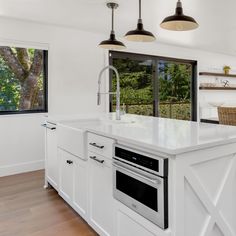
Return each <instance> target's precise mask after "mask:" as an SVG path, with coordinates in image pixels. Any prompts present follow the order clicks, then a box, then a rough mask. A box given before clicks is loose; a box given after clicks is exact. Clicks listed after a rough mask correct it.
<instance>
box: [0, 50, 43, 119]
mask: <svg viewBox="0 0 236 236" xmlns="http://www.w3.org/2000/svg"><path fill="white" fill-rule="evenodd" d="M46 111H47V51H44V50H40V49H33V48H19V47H6V46H0V114H11V113H24V112H25V113H26V112H46Z"/></svg>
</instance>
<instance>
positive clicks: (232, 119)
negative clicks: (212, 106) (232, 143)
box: [217, 107, 236, 126]
mask: <svg viewBox="0 0 236 236" xmlns="http://www.w3.org/2000/svg"><path fill="white" fill-rule="evenodd" d="M217 109H218V116H219V123H220V124H222V125H235V126H236V107H218V108H217Z"/></svg>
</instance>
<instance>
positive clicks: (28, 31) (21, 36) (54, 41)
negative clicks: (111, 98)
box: [0, 19, 105, 176]
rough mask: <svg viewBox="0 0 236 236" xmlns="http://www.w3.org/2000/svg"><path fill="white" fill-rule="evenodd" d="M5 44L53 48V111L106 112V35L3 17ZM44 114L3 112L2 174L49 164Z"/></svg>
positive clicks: (0, 125) (0, 137)
mask: <svg viewBox="0 0 236 236" xmlns="http://www.w3.org/2000/svg"><path fill="white" fill-rule="evenodd" d="M0 28H1V34H0V44H1V45H11V44H13V45H15V46H25V47H28V46H29V47H36V48H48V49H49V81H48V82H49V97H48V99H49V113H51V114H67V115H69V114H79V113H88V112H89V113H90V112H101V111H103V110H104V107H98V106H97V105H96V90H97V75H98V73H99V70H100V69H101V68H102V67H103V65H104V55H105V54H104V52H103V51H102V50H100V49H98V48H97V47H96V45H97V44H98V42H99V41H100V40H101V39H102V36H99V35H95V34H92V33H88V32H79V31H77V30H73V29H66V28H59V27H50V26H46V25H38V24H34V23H27V22H23V21H22V22H19V21H15V20H7V19H0ZM42 117H43V114H28V115H8V116H1V117H0V176H3V175H8V174H13V173H17V172H22V171H28V170H34V169H39V168H43V166H44V161H43V159H44V143H43V138H44V133H43V128H42V127H41V126H40V124H41V123H42V121H43V119H42Z"/></svg>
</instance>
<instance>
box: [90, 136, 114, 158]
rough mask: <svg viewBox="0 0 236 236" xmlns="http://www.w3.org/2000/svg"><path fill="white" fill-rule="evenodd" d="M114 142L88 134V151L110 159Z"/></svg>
mask: <svg viewBox="0 0 236 236" xmlns="http://www.w3.org/2000/svg"><path fill="white" fill-rule="evenodd" d="M114 143H115V140H113V139H110V138H106V137H103V136H100V135H97V134H92V133H88V150H89V151H92V152H94V153H97V154H99V155H102V156H105V157H107V158H109V159H112V155H113V144H114Z"/></svg>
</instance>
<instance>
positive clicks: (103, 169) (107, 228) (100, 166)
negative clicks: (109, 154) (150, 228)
mask: <svg viewBox="0 0 236 236" xmlns="http://www.w3.org/2000/svg"><path fill="white" fill-rule="evenodd" d="M88 162H89V224H90V225H91V226H92V227H93V228H94V229H95V230H96V231H97V232H98V233H99V234H100V235H104V236H113V235H114V233H113V216H114V210H113V209H114V207H113V204H114V203H113V197H112V168H111V160H109V159H107V158H105V157H103V156H100V155H97V154H95V153H92V152H89V161H88Z"/></svg>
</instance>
